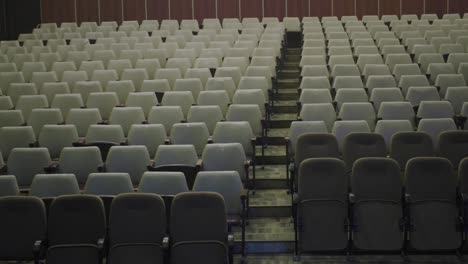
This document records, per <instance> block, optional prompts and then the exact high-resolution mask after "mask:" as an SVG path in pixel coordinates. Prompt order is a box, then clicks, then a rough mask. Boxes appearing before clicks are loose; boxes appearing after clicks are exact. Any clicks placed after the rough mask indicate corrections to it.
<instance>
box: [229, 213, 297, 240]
mask: <svg viewBox="0 0 468 264" xmlns="http://www.w3.org/2000/svg"><path fill="white" fill-rule="evenodd" d="M233 234H234V239H235V240H236V241H240V240H241V237H242V236H241V228H240V227H234V228H233ZM246 241H247V242H291V241H294V225H293V223H292V221H291V217H268V218H257V219H249V224H248V225H247V227H246Z"/></svg>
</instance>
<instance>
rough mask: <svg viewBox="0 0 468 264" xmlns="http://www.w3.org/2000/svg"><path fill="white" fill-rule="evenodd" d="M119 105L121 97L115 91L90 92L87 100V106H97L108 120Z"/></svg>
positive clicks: (103, 117) (104, 118) (102, 115)
mask: <svg viewBox="0 0 468 264" xmlns="http://www.w3.org/2000/svg"><path fill="white" fill-rule="evenodd" d="M118 105H119V98H118V97H117V94H116V93H114V92H103V93H90V94H89V96H88V100H87V101H86V106H87V108H97V109H98V110H99V113H100V115H101V117H102V119H103V120H108V119H109V117H110V115H111V112H112V109H113V108H114V107H115V106H118Z"/></svg>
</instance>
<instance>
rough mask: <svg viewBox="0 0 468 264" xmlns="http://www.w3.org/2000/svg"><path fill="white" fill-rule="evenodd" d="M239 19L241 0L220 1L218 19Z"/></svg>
mask: <svg viewBox="0 0 468 264" xmlns="http://www.w3.org/2000/svg"><path fill="white" fill-rule="evenodd" d="M236 17H237V18H239V17H240V15H239V0H236V1H233V0H218V18H219V19H220V20H221V22H222V19H223V18H236Z"/></svg>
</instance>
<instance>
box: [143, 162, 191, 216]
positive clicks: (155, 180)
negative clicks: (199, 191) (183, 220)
mask: <svg viewBox="0 0 468 264" xmlns="http://www.w3.org/2000/svg"><path fill="white" fill-rule="evenodd" d="M188 191H189V188H188V186H187V181H186V180H185V175H184V173H182V172H178V171H147V172H145V173H144V174H143V176H142V177H141V181H140V184H139V185H138V192H140V193H153V194H158V195H161V196H162V197H163V199H164V200H165V201H170V202H172V198H173V197H174V195H177V194H179V193H183V192H188ZM166 206H167V207H166V212H168V214H170V203H166Z"/></svg>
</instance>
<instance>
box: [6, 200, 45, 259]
mask: <svg viewBox="0 0 468 264" xmlns="http://www.w3.org/2000/svg"><path fill="white" fill-rule="evenodd" d="M0 211H1V214H2V215H3V216H4V217H2V218H1V220H0V223H1V225H0V226H1V232H2V234H3V235H2V237H1V242H0V243H1V244H2V245H3V246H2V247H1V248H2V250H1V251H0V259H1V260H2V261H32V260H34V259H35V256H34V254H33V247H34V243H35V242H36V241H41V240H45V238H46V226H47V222H46V211H45V206H44V203H43V202H42V201H41V199H39V198H37V197H28V196H26V197H24V196H14V197H13V196H11V197H2V198H0Z"/></svg>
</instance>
